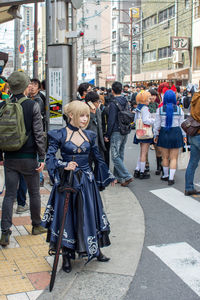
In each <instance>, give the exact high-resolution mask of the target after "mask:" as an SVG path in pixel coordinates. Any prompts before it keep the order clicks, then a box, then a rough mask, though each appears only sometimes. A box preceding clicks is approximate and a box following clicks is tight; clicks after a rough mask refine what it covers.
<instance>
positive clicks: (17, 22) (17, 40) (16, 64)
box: [14, 18, 20, 71]
mask: <svg viewBox="0 0 200 300" xmlns="http://www.w3.org/2000/svg"><path fill="white" fill-rule="evenodd" d="M14 32H15V35H14V49H15V59H14V70H15V71H17V70H18V69H19V68H20V58H19V45H20V20H19V19H18V18H16V19H15V20H14Z"/></svg>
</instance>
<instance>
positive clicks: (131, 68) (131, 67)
mask: <svg viewBox="0 0 200 300" xmlns="http://www.w3.org/2000/svg"><path fill="white" fill-rule="evenodd" d="M130 14H131V56H130V59H131V61H130V73H131V74H130V75H131V76H130V85H131V86H132V82H133V9H132V8H130Z"/></svg>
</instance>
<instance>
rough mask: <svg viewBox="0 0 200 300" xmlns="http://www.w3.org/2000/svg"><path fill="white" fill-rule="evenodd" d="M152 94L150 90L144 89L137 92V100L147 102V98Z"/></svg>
mask: <svg viewBox="0 0 200 300" xmlns="http://www.w3.org/2000/svg"><path fill="white" fill-rule="evenodd" d="M150 96H151V94H150V93H149V92H146V91H143V92H140V93H138V94H137V96H136V102H137V103H138V104H139V103H140V104H145V103H146V101H147V99H148V98H149V97H150Z"/></svg>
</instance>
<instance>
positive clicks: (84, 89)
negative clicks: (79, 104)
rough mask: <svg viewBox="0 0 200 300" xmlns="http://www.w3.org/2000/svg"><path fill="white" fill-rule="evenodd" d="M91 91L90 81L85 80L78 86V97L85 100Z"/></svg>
mask: <svg viewBox="0 0 200 300" xmlns="http://www.w3.org/2000/svg"><path fill="white" fill-rule="evenodd" d="M90 91H91V85H90V84H89V83H88V82H83V83H81V84H80V85H79V87H78V94H79V95H78V97H77V99H78V100H80V101H85V96H86V95H87V93H88V92H90Z"/></svg>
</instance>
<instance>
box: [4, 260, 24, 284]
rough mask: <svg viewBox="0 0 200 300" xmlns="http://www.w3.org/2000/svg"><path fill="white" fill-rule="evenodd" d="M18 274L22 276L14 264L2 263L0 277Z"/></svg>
mask: <svg viewBox="0 0 200 300" xmlns="http://www.w3.org/2000/svg"><path fill="white" fill-rule="evenodd" d="M18 274H20V271H19V269H18V267H17V265H16V264H15V263H14V262H8V261H0V277H2V276H3V277H4V276H12V275H18ZM0 281H1V279H0Z"/></svg>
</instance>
